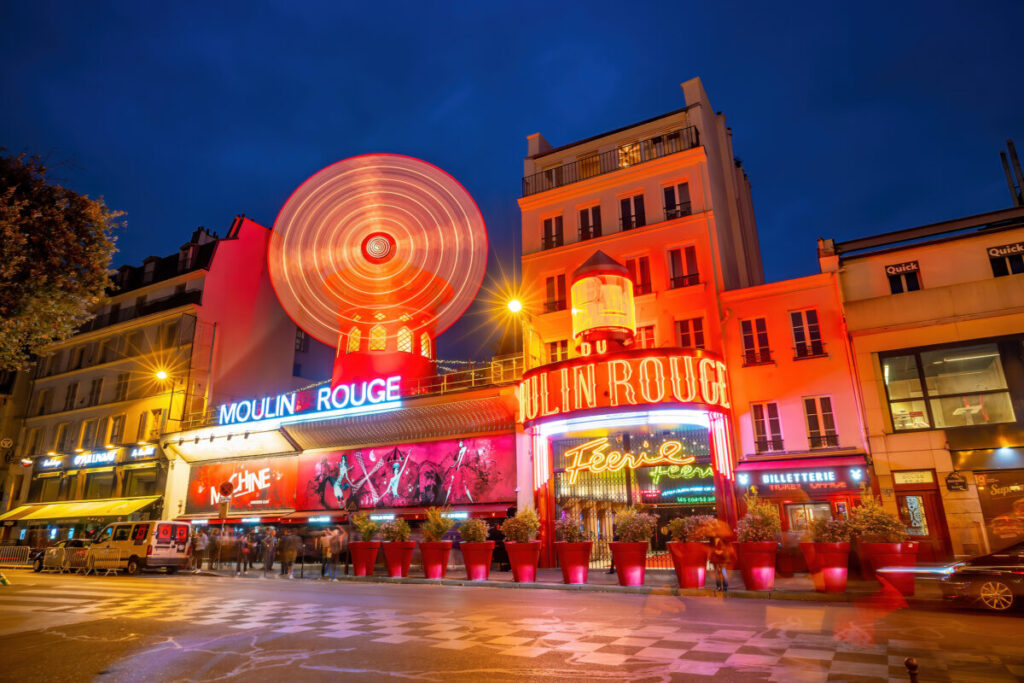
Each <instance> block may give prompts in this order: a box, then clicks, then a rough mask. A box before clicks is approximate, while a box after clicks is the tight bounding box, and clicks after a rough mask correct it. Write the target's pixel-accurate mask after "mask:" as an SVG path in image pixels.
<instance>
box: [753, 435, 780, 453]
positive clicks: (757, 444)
mask: <svg viewBox="0 0 1024 683" xmlns="http://www.w3.org/2000/svg"><path fill="white" fill-rule="evenodd" d="M754 448H756V449H757V452H758V453H773V452H777V451H781V450H784V449H783V447H782V439H781V438H773V439H769V438H767V437H764V438H758V439H754Z"/></svg>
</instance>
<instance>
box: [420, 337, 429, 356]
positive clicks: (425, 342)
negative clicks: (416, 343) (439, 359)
mask: <svg viewBox="0 0 1024 683" xmlns="http://www.w3.org/2000/svg"><path fill="white" fill-rule="evenodd" d="M420 355H422V356H423V357H424V358H430V337H429V336H428V335H427V334H426V333H424V334H423V335H421V336H420Z"/></svg>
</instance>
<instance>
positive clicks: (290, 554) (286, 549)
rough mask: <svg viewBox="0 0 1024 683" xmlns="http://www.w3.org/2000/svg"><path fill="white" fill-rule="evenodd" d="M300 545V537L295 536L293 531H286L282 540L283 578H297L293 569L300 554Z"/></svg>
mask: <svg viewBox="0 0 1024 683" xmlns="http://www.w3.org/2000/svg"><path fill="white" fill-rule="evenodd" d="M298 545H299V537H298V536H296V535H295V532H294V531H292V530H291V529H289V530H287V531H285V532H284V536H283V537H282V538H281V576H287V577H288V578H289V579H294V578H295V574H294V573H293V567H294V565H295V558H296V557H298V554H299V548H298Z"/></svg>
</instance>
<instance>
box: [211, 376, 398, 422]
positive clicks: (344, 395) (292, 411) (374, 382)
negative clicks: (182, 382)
mask: <svg viewBox="0 0 1024 683" xmlns="http://www.w3.org/2000/svg"><path fill="white" fill-rule="evenodd" d="M401 381H402V378H401V377H399V376H398V375H393V376H391V377H388V378H383V377H378V378H376V379H371V380H367V381H364V382H350V383H345V384H338V385H337V386H334V387H320V388H318V389H317V390H316V399H315V401H314V400H311V399H310V400H304V401H300V400H297V397H298V396H299V394H300V393H307V392H294V391H293V392H291V393H288V394H278V395H277V396H265V397H263V398H254V399H248V400H245V401H236V402H235V403H224V404H221V406H220V410H219V411H218V415H219V420H218V422H219V423H220V424H222V425H228V424H243V423H248V422H259V421H265V420H271V419H279V420H280V419H282V418H295V417H296V416H306V415H308V416H309V418H308V419H315V418H323V417H328V416H332V417H333V416H340V415H345V414H349V413H357V412H368V411H372V410H374V409H387V408H389V407H395V408H397V407H399V406H400V405H401V391H400V385H401ZM289 421H294V420H289Z"/></svg>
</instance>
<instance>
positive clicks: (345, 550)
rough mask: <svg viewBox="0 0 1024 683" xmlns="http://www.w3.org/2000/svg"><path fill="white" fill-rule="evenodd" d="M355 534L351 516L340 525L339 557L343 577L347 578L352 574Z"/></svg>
mask: <svg viewBox="0 0 1024 683" xmlns="http://www.w3.org/2000/svg"><path fill="white" fill-rule="evenodd" d="M355 533H356V528H355V525H353V524H352V514H351V513H349V516H348V517H347V518H346V519H345V523H344V524H342V525H341V534H342V536H341V555H342V558H343V561H344V563H345V564H344V566H343V570H344V575H345V576H348V575H350V574H352V573H353V572H352V571H351V565H352V545H351V543H352V539H353V538H355V536H354V534H355Z"/></svg>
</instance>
